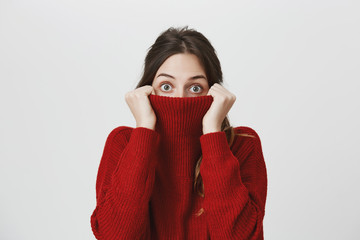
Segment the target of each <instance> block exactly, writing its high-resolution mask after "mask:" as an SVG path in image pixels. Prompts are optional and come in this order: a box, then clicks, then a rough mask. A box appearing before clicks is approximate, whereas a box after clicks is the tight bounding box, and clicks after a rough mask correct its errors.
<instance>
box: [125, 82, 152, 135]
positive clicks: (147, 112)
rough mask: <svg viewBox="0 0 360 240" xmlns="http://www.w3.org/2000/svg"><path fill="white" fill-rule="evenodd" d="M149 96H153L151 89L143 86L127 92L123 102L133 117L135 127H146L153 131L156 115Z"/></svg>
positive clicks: (148, 86)
mask: <svg viewBox="0 0 360 240" xmlns="http://www.w3.org/2000/svg"><path fill="white" fill-rule="evenodd" d="M150 94H153V95H155V91H154V89H153V87H152V86H150V85H145V86H142V87H139V88H136V89H135V90H133V91H130V92H127V93H126V94H125V101H126V103H127V104H128V106H129V108H130V110H131V112H132V114H133V115H134V118H135V120H136V127H146V128H149V129H152V130H155V124H156V115H155V112H154V110H153V108H152V106H151V103H150V100H149V95H150Z"/></svg>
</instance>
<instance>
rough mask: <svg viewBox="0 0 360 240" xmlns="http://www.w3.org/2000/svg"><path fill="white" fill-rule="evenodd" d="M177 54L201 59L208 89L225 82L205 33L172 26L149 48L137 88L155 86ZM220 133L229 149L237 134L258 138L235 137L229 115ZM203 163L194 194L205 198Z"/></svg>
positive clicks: (198, 169) (197, 175)
mask: <svg viewBox="0 0 360 240" xmlns="http://www.w3.org/2000/svg"><path fill="white" fill-rule="evenodd" d="M178 53H191V54H194V55H196V56H197V57H198V59H199V60H200V63H201V64H202V66H203V67H204V70H205V73H206V76H207V79H208V84H209V88H210V87H211V86H212V85H213V84H214V83H218V84H222V83H223V76H222V71H221V65H220V61H219V59H218V57H217V55H216V51H215V49H214V48H213V46H212V45H211V43H210V42H209V40H208V39H207V38H206V37H205V36H204V35H203V34H201V33H200V32H198V31H196V30H194V29H188V26H185V27H183V28H174V27H170V28H169V29H167V30H166V31H164V32H162V33H161V34H160V35H159V37H158V38H157V39H156V41H155V43H154V44H153V45H152V46H151V47H150V48H149V49H148V53H147V55H146V58H145V63H144V71H143V75H142V78H141V80H140V81H139V83H138V84H137V86H136V87H135V88H139V87H142V86H145V85H152V82H153V80H154V77H155V74H156V72H157V70H158V69H159V68H160V66H161V65H162V64H163V62H164V61H165V60H166V59H167V58H168V57H170V56H172V55H174V54H178ZM221 131H224V132H225V134H226V138H227V141H228V144H229V146H231V145H232V143H233V141H234V137H235V135H238V136H245V137H255V136H252V135H249V134H235V131H234V129H233V127H232V126H230V123H229V120H228V117H227V116H226V117H225V119H224V120H223V122H222V124H221ZM201 161H202V156H200V158H199V160H198V161H197V163H196V167H195V180H194V191H195V192H197V193H198V194H199V195H200V196H201V197H204V184H203V182H202V178H201V175H200V164H201Z"/></svg>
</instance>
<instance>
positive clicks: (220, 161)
mask: <svg viewBox="0 0 360 240" xmlns="http://www.w3.org/2000/svg"><path fill="white" fill-rule="evenodd" d="M248 129H250V130H251V133H250V134H251V135H253V136H256V138H250V137H242V136H238V137H237V140H238V141H242V142H238V144H234V146H235V148H237V149H235V148H234V149H233V150H231V149H230V146H229V144H228V143H227V140H226V135H225V132H223V131H221V132H211V133H207V134H204V135H202V136H201V137H200V142H201V148H202V152H203V160H202V163H201V165H200V173H201V176H202V179H203V183H204V194H205V197H204V205H203V206H204V210H205V215H206V219H207V222H208V226H209V232H210V237H211V239H215V240H216V239H229V240H235V239H237V240H263V239H264V236H263V218H264V215H265V202H266V195H267V172H266V166H265V161H264V157H263V153H262V147H261V142H260V138H259V136H258V134H257V133H256V132H255V131H254V130H253V129H251V128H248ZM245 138H246V140H244V139H245ZM240 139H242V140H240ZM239 143H240V144H239ZM240 160H241V161H240Z"/></svg>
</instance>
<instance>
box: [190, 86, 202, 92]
mask: <svg viewBox="0 0 360 240" xmlns="http://www.w3.org/2000/svg"><path fill="white" fill-rule="evenodd" d="M192 87H195V88H194V89H198V90H199V89H203V87H201V86H200V85H193V86H191V88H192ZM199 92H201V91H195V93H199Z"/></svg>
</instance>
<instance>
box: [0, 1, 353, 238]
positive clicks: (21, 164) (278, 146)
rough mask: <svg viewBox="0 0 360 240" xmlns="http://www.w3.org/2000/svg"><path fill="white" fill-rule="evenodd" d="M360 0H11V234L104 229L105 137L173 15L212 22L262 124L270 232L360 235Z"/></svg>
mask: <svg viewBox="0 0 360 240" xmlns="http://www.w3.org/2000/svg"><path fill="white" fill-rule="evenodd" d="M359 12H360V9H359V2H358V1H350V0H338V1H329V0H326V1H325V0H322V1H320V0H311V1H310V0H305V1H304V0H301V1H300V0H299V1H285V0H282V1H268V0H267V1H265V0H263V1H228V2H227V1H224V2H222V3H220V2H219V1H189V0H187V1H178V2H177V1H92V0H90V1H89V0H87V1H84V0H83V1H79V0H78V1H76V0H53V1H45V0H38V1H35V0H26V1H25V0H22V1H4V0H1V1H0V79H1V87H0V100H1V101H0V104H1V120H0V121H1V122H0V129H1V133H0V141H1V152H0V158H1V165H0V184H1V199H0V239H4V240H23V239H36V240H39V239H41V240H47V239H54V240H57V239H59V240H60V239H61V240H63V239H71V240H79V239H84V240H85V239H95V238H94V236H93V234H92V232H91V227H90V215H91V213H92V211H93V210H94V209H95V204H96V202H95V181H96V174H97V170H98V166H99V162H100V158H101V155H102V152H103V148H104V144H105V140H106V137H107V135H108V134H109V133H110V131H111V130H112V129H114V128H115V127H117V126H121V125H127V126H132V127H134V126H135V121H134V119H133V116H132V114H131V112H130V110H129V108H128V106H127V104H126V102H125V100H124V95H125V93H126V92H128V91H131V90H133V88H134V87H135V86H136V83H137V82H138V81H139V80H140V76H141V71H142V67H143V61H144V57H145V54H146V52H147V49H148V47H150V46H151V44H152V43H153V42H154V41H155V39H156V37H157V36H158V35H159V34H160V33H161V32H162V31H164V30H165V29H167V28H168V27H170V26H175V27H178V26H184V25H189V27H191V28H195V29H197V30H198V31H200V32H202V33H203V34H204V35H205V36H206V37H207V38H208V39H209V40H210V41H211V43H212V44H213V46H214V47H215V48H216V50H217V52H218V56H219V59H220V61H221V63H222V67H223V72H224V81H225V84H224V87H226V88H228V89H229V90H230V91H231V92H232V93H234V94H235V95H236V96H237V100H236V102H235V104H234V105H233V107H232V109H231V110H230V112H229V118H230V121H231V124H232V125H233V126H249V127H251V128H253V129H254V130H255V131H257V133H258V134H259V136H260V138H261V142H262V147H263V153H264V157H265V162H266V165H267V170H268V197H267V204H266V215H265V219H264V235H265V239H266V240H288V239H291V240H304V239H312V240H318V239H326V240H330V239H333V240H338V239H360V233H359V231H357V230H356V229H358V228H359V227H360V221H359V214H360V206H359V202H360V194H359V190H358V189H359V187H358V183H359V182H360V181H359V180H360V177H359V174H358V172H359V167H360V164H359V160H360V159H359V155H360V150H359V149H360V147H359V146H358V145H359V143H360V141H359V140H360V139H359V138H360V137H359V125H358V124H356V123H359V122H360V119H359V109H360V106H359V103H360V99H359V90H360V84H359V80H360V78H359V77H360V74H359V67H360V61H359V54H360V49H359V42H360V31H359V29H360V27H359V22H360V18H359Z"/></svg>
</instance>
